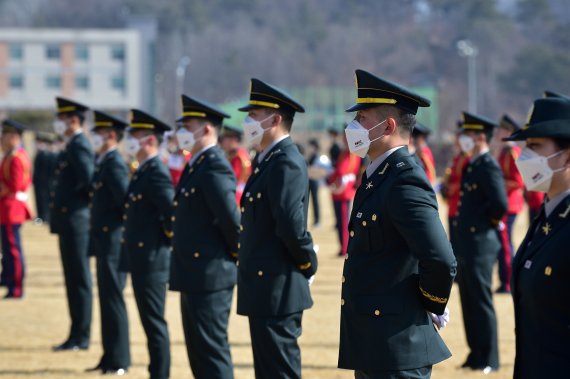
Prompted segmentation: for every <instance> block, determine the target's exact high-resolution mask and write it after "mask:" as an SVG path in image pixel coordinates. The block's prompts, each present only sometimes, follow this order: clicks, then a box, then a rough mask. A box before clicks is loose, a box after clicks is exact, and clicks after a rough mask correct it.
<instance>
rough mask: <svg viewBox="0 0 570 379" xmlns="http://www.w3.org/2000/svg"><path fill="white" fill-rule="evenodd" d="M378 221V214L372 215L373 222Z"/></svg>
mask: <svg viewBox="0 0 570 379" xmlns="http://www.w3.org/2000/svg"><path fill="white" fill-rule="evenodd" d="M376 219H377V216H376V213H374V214H373V215H372V221H376Z"/></svg>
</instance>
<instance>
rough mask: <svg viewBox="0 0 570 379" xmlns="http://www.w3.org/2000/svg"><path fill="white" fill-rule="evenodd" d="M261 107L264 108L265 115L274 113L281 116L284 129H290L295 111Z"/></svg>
mask: <svg viewBox="0 0 570 379" xmlns="http://www.w3.org/2000/svg"><path fill="white" fill-rule="evenodd" d="M263 109H264V110H265V113H266V114H267V115H269V114H272V113H275V114H278V115H279V116H281V118H282V121H281V124H282V125H283V126H284V127H285V130H287V131H288V132H290V131H291V128H292V127H293V118H294V117H295V113H291V112H284V111H282V110H278V109H270V108H263Z"/></svg>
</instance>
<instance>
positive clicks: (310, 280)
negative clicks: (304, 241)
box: [308, 244, 319, 286]
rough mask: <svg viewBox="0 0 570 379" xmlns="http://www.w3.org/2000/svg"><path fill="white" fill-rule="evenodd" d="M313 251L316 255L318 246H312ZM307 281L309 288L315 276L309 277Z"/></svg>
mask: <svg viewBox="0 0 570 379" xmlns="http://www.w3.org/2000/svg"><path fill="white" fill-rule="evenodd" d="M313 250H314V251H315V254H318V253H319V245H317V244H314V245H313ZM308 281H309V286H310V285H312V284H313V282H314V281H315V275H313V276H311V277H310V278H309V279H308Z"/></svg>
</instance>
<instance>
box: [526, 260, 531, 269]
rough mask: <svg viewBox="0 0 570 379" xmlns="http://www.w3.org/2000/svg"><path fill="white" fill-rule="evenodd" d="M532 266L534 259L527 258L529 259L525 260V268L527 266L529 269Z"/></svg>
mask: <svg viewBox="0 0 570 379" xmlns="http://www.w3.org/2000/svg"><path fill="white" fill-rule="evenodd" d="M531 266H532V261H531V260H529V259H527V260H526V261H525V262H524V268H526V269H527V270H528V269H529V268H530V267H531Z"/></svg>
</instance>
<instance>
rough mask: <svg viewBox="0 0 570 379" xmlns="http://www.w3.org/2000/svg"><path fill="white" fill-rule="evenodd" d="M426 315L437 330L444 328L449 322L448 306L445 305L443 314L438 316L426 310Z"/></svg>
mask: <svg viewBox="0 0 570 379" xmlns="http://www.w3.org/2000/svg"><path fill="white" fill-rule="evenodd" d="M428 315H429V317H430V318H431V320H432V321H433V323H434V325H435V326H436V327H437V329H438V330H439V329H442V328H445V327H446V326H447V324H448V323H449V308H447V307H445V311H443V314H442V315H441V316H438V315H436V314H435V313H431V312H428Z"/></svg>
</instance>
